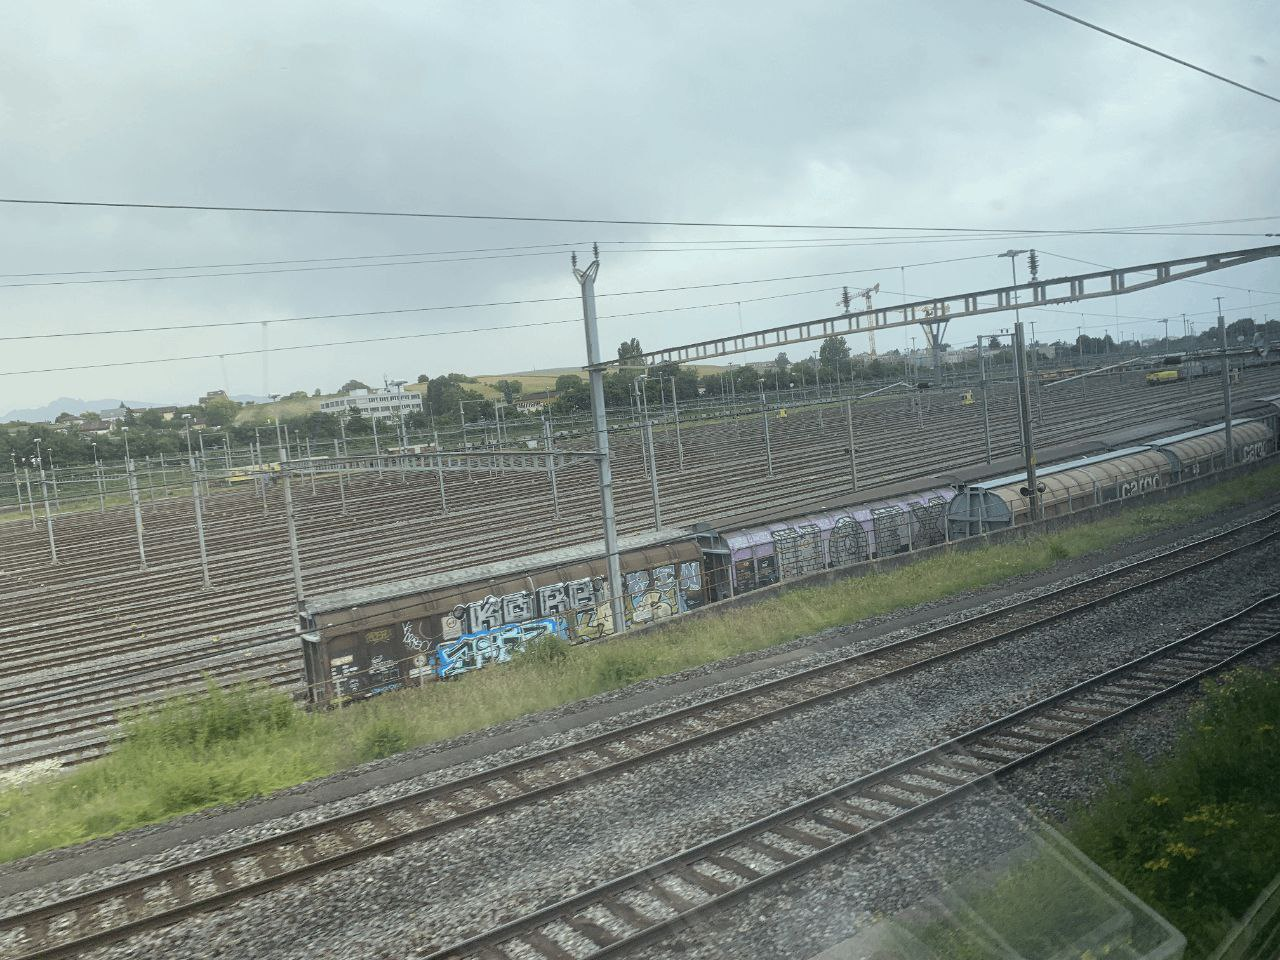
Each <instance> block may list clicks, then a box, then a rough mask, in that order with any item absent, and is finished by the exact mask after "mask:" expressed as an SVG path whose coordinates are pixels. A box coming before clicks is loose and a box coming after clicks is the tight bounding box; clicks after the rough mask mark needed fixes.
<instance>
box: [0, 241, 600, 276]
mask: <svg viewBox="0 0 1280 960" xmlns="http://www.w3.org/2000/svg"><path fill="white" fill-rule="evenodd" d="M585 242H586V241H572V242H568V243H527V244H523V245H521V246H515V247H474V248H471V249H467V250H419V251H416V252H413V253H365V254H353V255H351V256H346V257H308V258H306V259H294V260H243V261H240V262H237V263H185V264H176V265H173V266H168V267H112V268H108V269H98V270H50V271H45V272H42V273H0V280H18V279H25V278H28V277H79V276H87V275H90V274H103V273H156V272H161V271H166V270H226V269H232V268H234V267H277V266H289V265H293V264H308V263H338V262H339V261H342V260H390V259H392V258H395V257H446V256H452V255H454V254H458V255H462V254H465V253H505V252H507V251H511V250H542V249H546V248H548V247H559V248H561V249H565V248H571V247H575V246H582V245H583V244H584V243H585Z"/></svg>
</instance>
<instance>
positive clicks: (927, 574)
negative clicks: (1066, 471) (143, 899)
mask: <svg viewBox="0 0 1280 960" xmlns="http://www.w3.org/2000/svg"><path fill="white" fill-rule="evenodd" d="M1278 492H1280V466H1277V467H1271V468H1268V469H1266V470H1260V471H1258V472H1256V473H1253V474H1251V475H1249V476H1247V477H1243V478H1239V479H1236V480H1232V481H1229V482H1226V483H1223V484H1219V485H1217V486H1215V487H1211V488H1209V489H1206V490H1203V491H1200V492H1198V493H1195V494H1192V495H1190V496H1187V497H1184V498H1181V499H1178V500H1172V501H1169V502H1167V503H1163V504H1157V505H1154V506H1151V507H1144V508H1140V509H1136V510H1133V511H1130V512H1128V513H1123V514H1120V515H1118V516H1115V517H1111V518H1107V519H1104V520H1099V521H1097V522H1094V523H1090V524H1085V525H1081V526H1078V527H1073V528H1071V529H1068V530H1065V531H1063V532H1060V533H1057V534H1054V535H1052V536H1045V537H1035V538H1032V539H1030V540H1026V541H1019V542H1013V543H1005V544H1000V545H997V546H987V547H982V548H978V549H976V550H973V551H970V552H966V553H964V554H963V555H961V554H956V553H950V552H948V553H945V554H943V555H938V556H933V557H930V558H929V559H925V560H921V561H917V562H916V563H913V564H911V565H910V566H909V567H905V568H902V569H898V570H893V571H889V572H885V573H872V574H868V575H865V576H861V577H856V578H848V579H845V580H841V581H838V582H836V583H833V584H827V585H821V586H812V587H802V588H798V589H794V590H790V591H787V592H785V593H781V594H777V595H774V596H770V597H768V598H766V599H763V600H761V601H759V602H757V603H754V604H751V605H749V606H744V607H740V608H736V609H730V610H726V611H724V612H722V613H720V614H717V615H715V616H702V617H697V618H690V619H687V620H677V621H674V622H672V623H670V624H667V625H665V626H664V627H662V628H660V629H656V630H650V631H643V632H640V633H637V634H634V635H631V636H628V637H626V638H625V639H623V640H619V641H616V642H609V643H601V644H592V645H585V646H575V647H564V646H560V645H551V646H549V647H547V648H545V649H544V648H539V649H538V650H537V651H535V652H531V653H530V654H529V655H527V656H522V657H520V658H517V662H515V663H514V664H512V665H509V666H505V667H495V668H490V669H488V670H482V671H477V672H475V673H473V674H468V675H467V676H465V677H462V678H459V679H458V680H454V681H450V682H447V683H432V684H429V685H427V686H425V687H423V688H421V689H416V690H403V691H398V692H395V693H389V694H384V695H383V696H380V697H376V698H374V699H373V700H370V701H368V702H366V703H363V704H357V705H353V706H351V707H348V708H346V709H343V710H338V711H334V712H328V713H308V714H302V713H295V714H293V715H292V718H291V719H290V720H289V722H287V723H286V722H282V721H280V720H279V715H278V713H277V712H276V711H275V710H274V708H273V709H272V710H265V708H262V709H259V708H258V707H253V709H252V710H250V708H249V707H248V706H245V705H243V704H241V705H240V706H238V707H236V709H237V710H240V711H241V713H242V714H245V715H246V716H252V717H257V718H259V720H261V718H262V717H268V718H269V719H268V720H266V721H262V722H259V721H257V720H255V721H254V722H245V723H243V724H238V725H231V726H226V727H223V726H220V727H218V729H219V730H220V731H222V732H221V733H219V734H218V735H217V736H211V735H204V734H200V735H194V734H191V733H190V730H191V729H193V728H198V727H199V725H200V724H201V723H205V721H204V720H200V719H199V718H200V717H202V716H204V715H205V713H207V712H209V711H212V712H213V714H215V715H221V714H222V713H225V712H226V711H227V710H228V709H230V708H229V707H227V706H226V705H225V704H224V703H223V701H221V700H218V699H217V698H214V700H213V701H211V702H209V703H207V704H201V703H194V704H193V703H189V702H186V701H183V702H180V703H178V704H176V705H170V706H168V707H166V708H165V709H164V710H162V711H161V713H160V714H159V715H158V717H157V718H156V719H155V720H154V721H141V720H133V721H131V725H130V727H129V734H128V737H127V739H126V740H125V741H124V742H123V743H122V744H121V746H120V747H119V749H118V750H116V751H115V752H113V753H112V754H111V755H109V756H107V757H105V758H103V759H102V760H99V761H96V762H94V763H91V764H86V765H85V766H83V767H80V768H77V769H75V770H74V771H72V772H70V773H68V774H67V775H65V776H62V777H58V778H53V779H47V780H43V781H40V782H36V783H32V784H29V785H26V786H23V787H15V788H11V789H8V790H6V791H4V792H2V793H0V861H3V860H11V859H14V858H15V857H20V856H24V855H26V854H29V853H34V852H36V851H38V850H43V849H48V848H50V847H56V846H61V845H65V844H69V843H74V842H77V841H80V840H84V839H88V838H90V837H94V836H100V835H103V834H108V833H112V832H116V831H119V830H124V829H128V828H130V827H134V826H139V825H142V824H146V823H154V822H157V821H160V820H164V819H167V818H170V817H173V816H176V815H179V814H182V813H186V812H189V811H192V810H197V809H200V808H202V807H207V806H212V805H216V804H220V803H233V802H237V801H240V800H244V799H246V798H248V797H253V796H258V795H262V794H266V793H270V792H271V791H273V790H278V789H281V788H284V787H288V786H292V785H294V784H297V783H300V782H302V781H304V780H307V779H311V778H314V777H319V776H324V775H326V774H329V773H333V772H335V771H338V770H342V769H345V768H348V767H350V766H352V765H355V764H358V763H361V762H363V761H366V760H372V759H376V758H378V757H381V756H386V755H389V754H390V753H394V752H397V751H399V750H401V749H404V748H407V747H411V746H416V745H420V744H425V743H432V742H435V741H439V740H443V739H447V738H449V737H453V736H457V735H458V734H462V733H465V732H467V731H470V730H476V729H481V728H484V727H487V726H490V725H492V724H495V723H500V722H502V721H504V720H510V719H512V718H515V717H520V716H523V715H526V714H529V713H535V712H537V711H540V710H546V709H549V708H552V707H556V706H559V705H561V704H564V703H569V702H572V701H575V700H579V699H581V698H583V697H588V696H591V695H593V694H597V693H601V692H604V691H607V690H613V689H617V688H620V687H624V686H627V685H629V684H631V683H635V682H637V681H640V680H644V679H647V678H651V677H660V676H664V675H666V674H670V673H673V672H676V671H679V670H683V669H687V668H690V667H695V666H699V665H701V664H704V663H709V662H712V661H715V660H719V659H721V658H724V657H729V656H733V655H736V654H740V653H745V652H748V651H753V650H760V649H763V648H765V647H769V646H772V645H775V644H779V643H784V642H786V641H788V640H792V639H795V638H797V637H802V636H806V635H809V634H812V633H814V632H816V631H819V630H823V629H825V628H828V627H832V626H837V625H840V624H846V623H852V622H856V621H858V620H861V619H864V618H866V617H870V616H875V615H878V614H884V613H889V612H891V611H893V610H896V609H898V608H901V607H905V606H910V605H913V604H918V603H923V602H926V601H929V600H935V599H938V598H940V597H946V596H950V595H953V594H956V593H959V592H962V591H966V590H972V589H975V588H978V587H982V586H985V585H988V584H992V583H996V582H998V581H1001V580H1004V579H1006V578H1008V577H1012V576H1017V575H1019V574H1026V573H1032V572H1034V571H1037V570H1044V569H1046V568H1048V567H1049V566H1051V565H1052V564H1053V563H1055V562H1057V561H1058V560H1061V559H1065V558H1069V557H1078V556H1081V555H1083V554H1086V553H1089V552H1091V551H1094V550H1098V549H1100V548H1103V547H1106V546H1109V545H1111V544H1114V543H1117V542H1119V541H1121V540H1125V539H1128V538H1131V537H1134V536H1137V535H1140V534H1148V533H1152V532H1155V531H1157V530H1160V529H1163V528H1165V527H1170V526H1174V525H1177V524H1179V523H1183V522H1185V521H1188V520H1191V519H1194V518H1197V517H1200V516H1203V515H1205V514H1207V513H1211V512H1213V511H1216V510H1219V509H1222V508H1224V507H1230V506H1235V505H1239V504H1245V503H1251V502H1255V501H1257V500H1259V499H1261V498H1263V497H1266V496H1271V495H1274V494H1276V493H1278ZM236 697H242V698H250V699H252V698H253V697H265V698H267V700H268V701H270V697H271V695H268V694H252V695H251V694H250V693H248V692H241V693H237V694H236ZM272 702H274V701H272ZM235 703H237V704H240V703H241V701H239V700H237V701H235ZM255 710H256V711H257V712H253V711H255ZM245 711H248V713H245ZM187 713H191V714H192V715H193V716H194V717H196V719H194V720H186V719H182V718H183V717H185V716H186V714H187ZM209 722H212V721H209ZM174 730H177V731H179V732H176V733H175V732H172V731H174ZM165 731H171V732H165ZM184 731H185V732H184Z"/></svg>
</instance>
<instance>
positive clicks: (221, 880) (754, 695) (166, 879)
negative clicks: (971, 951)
mask: <svg viewBox="0 0 1280 960" xmlns="http://www.w3.org/2000/svg"><path fill="white" fill-rule="evenodd" d="M1277 538H1280V511H1277V512H1275V513H1272V514H1269V515H1268V516H1266V517H1262V518H1258V519H1257V520H1255V521H1253V522H1250V523H1247V524H1241V525H1239V526H1238V527H1235V528H1233V529H1231V530H1227V531H1223V532H1221V533H1219V534H1216V535H1214V536H1212V537H1207V538H1204V539H1202V540H1199V541H1196V542H1195V543H1191V544H1187V545H1184V546H1182V547H1179V548H1176V549H1173V550H1169V551H1165V552H1164V553H1161V554H1159V555H1157V556H1154V557H1151V558H1148V559H1145V560H1139V561H1135V562H1132V563H1130V564H1127V565H1125V566H1123V567H1120V568H1118V569H1116V570H1113V571H1110V572H1108V573H1105V574H1101V575H1099V576H1095V577H1092V578H1089V579H1086V580H1082V581H1079V582H1077V583H1073V584H1069V585H1067V586H1064V587H1061V588H1058V589H1056V590H1054V591H1051V592H1049V593H1047V594H1043V595H1041V596H1038V597H1035V598H1030V599H1027V600H1023V601H1020V602H1018V603H1016V604H1013V605H1011V606H1009V607H1006V608H1004V609H1001V610H998V611H994V612H990V613H984V614H980V615H977V616H974V617H970V618H968V619H965V620H963V621H960V622H958V623H955V624H950V625H948V626H945V627H940V628H937V629H934V630H930V631H927V632H925V633H921V634H918V635H916V636H913V637H910V638H907V639H904V640H898V641H894V642H892V643H889V644H886V645H884V646H881V647H878V648H875V649H872V650H869V651H865V652H863V653H860V654H855V655H852V656H849V657H847V658H844V659H841V660H837V661H834V662H831V663H827V664H823V665H820V666H817V667H813V668H810V669H807V670H804V671H801V672H799V673H797V674H794V675H792V676H789V677H784V678H780V679H777V680H771V681H767V682H764V683H760V684H757V685H754V686H751V687H749V688H747V689H744V690H740V691H737V692H734V693H730V694H726V695H724V696H720V697H716V698H713V699H711V700H708V701H705V702H702V703H699V704H694V705H692V706H689V707H684V708H681V709H677V710H673V711H670V712H667V713H664V714H661V715H659V716H656V717H652V718H649V719H647V720H643V721H640V722H637V723H633V724H629V725H627V726H624V727H621V728H619V729H615V730H611V731H608V732H605V733H601V734H597V735H595V736H592V737H588V738H586V739H583V740H580V741H578V742H575V743H572V744H569V745H567V746H565V747H563V748H559V749H556V750H551V751H547V752H544V753H541V754H537V755H534V756H531V757H527V758H525V759H522V760H519V761H515V762H513V763H508V764H503V765H501V766H498V767H495V768H491V769H489V770H486V771H483V772H480V773H477V774H474V775H471V776H468V777H464V778H461V779H458V780H454V781H451V782H448V783H444V784H441V785H438V786H435V787H431V788H428V789H425V790H420V791H417V792H414V793H412V794H410V795H408V796H405V797H401V798H397V799H395V800H392V801H386V802H382V803H379V804H376V805H374V806H370V807H366V808H363V809H360V810H356V811H353V812H351V813H348V814H344V815H341V816H337V817H332V818H329V819H326V820H323V821H320V822H318V823H315V824H312V825H308V826H305V827H299V828H295V829H291V830H288V831H285V832H283V833H280V834H277V835H275V836H272V837H268V838H264V839H261V840H258V841H254V842H250V843H245V844H241V845H239V846H235V847H232V848H230V849H227V850H223V851H219V852H216V853H211V854H207V855H204V856H201V857H199V858H196V859H193V860H190V861H187V862H185V863H182V864H178V865H175V866H173V867H170V868H167V869H163V870H160V871H156V872H154V873H149V874H145V875H142V876H139V877H135V878H132V879H129V880H125V881H121V882H118V883H115V884H112V885H109V886H106V887H103V888H100V889H98V890H94V891H90V892H87V893H84V894H80V895H77V896H74V897H70V898H66V899H64V900H61V901H58V902H55V903H52V904H49V905H48V906H45V907H40V908H37V909H34V910H29V911H26V912H23V913H19V914H15V915H12V916H9V917H5V918H3V919H0V957H5V958H21V960H29V958H36V957H46V958H52V957H61V956H70V955H73V954H74V953H75V952H77V951H80V950H83V949H88V948H90V947H93V946H98V945H102V944H105V943H110V942H114V941H116V940H118V939H121V938H123V937H126V936H130V935H132V934H134V933H137V932H141V931H142V930H146V929H150V928H154V927H157V926H162V925H166V924H169V923H172V922H175V921H177V920H179V919H182V918H183V917H186V916H189V915H192V914H194V913H197V912H200V911H204V910H209V909H214V908H216V907H218V906H222V905H226V904H229V903H232V902H234V901H237V900H241V899H244V898H246V897H249V896H253V895H255V894H257V893H261V892H263V891H266V890H270V889H274V888H277V887H280V886H283V885H285V884H288V883H292V882H295V881H297V880H300V879H303V878H305V877H309V876H315V875H317V874H320V873H324V872H327V871H331V870H334V869H338V868H340V867H342V866H345V865H347V864H350V863H353V862H356V861H358V860H362V859H364V858H366V857H369V856H372V855H374V854H377V853H380V852H383V851H386V850H389V849H391V848H394V847H396V846H400V845H402V844H404V843H408V842H411V841H415V840H421V839H423V838H426V837H430V836H435V835H439V834H442V833H445V832H447V831H450V830H453V829H456V828H458V827H461V826H463V825H465V824H467V823H471V822H474V821H476V820H478V819H481V818H484V817H489V816H492V815H495V814H500V813H502V812H503V811H506V810H510V809H512V808H514V807H516V806H519V805H523V804H527V803H530V802H533V801H535V800H538V799H541V798H545V797H548V796H551V795H553V794H557V793H561V792H564V791H567V790H569V789H572V788H574V787H576V786H581V785H584V784H585V783H587V782H589V781H595V780H597V779H599V778H600V777H604V776H611V775H615V774H617V773H620V772H622V771H624V770H627V769H631V768H633V767H635V766H638V765H640V764H643V763H646V762H648V761H650V760H653V759H656V758H658V757H662V756H666V755H669V754H672V753H676V752H679V751H684V750H688V749H692V748H693V747H695V746H698V745H702V744H705V743H708V742H711V741H713V740H715V739H718V738H721V737H725V736H728V735H730V734H733V733H738V732H741V731H743V730H746V729H749V728H751V727H757V726H761V725H763V724H766V723H769V722H772V721H774V720H777V719H780V718H782V717H784V716H786V715H788V714H791V713H795V712H797V711H800V710H804V709H807V708H810V707H813V706H815V705H818V704H820V703H824V702H827V701H829V700H832V699H834V698H839V697H847V696H850V695H852V694H855V693H856V692H857V691H859V690H860V689H862V688H865V687H867V686H869V685H871V684H875V683H880V682H883V681H885V680H887V679H889V678H891V677H895V676H901V675H903V674H907V673H910V672H913V671H918V670H921V669H924V668H926V667H928V666H930V665H933V664H937V663H940V662H944V661H946V660H949V659H952V658H955V657H958V656H961V655H963V654H965V653H967V652H972V651H975V650H977V649H980V648H983V647H988V646H990V645H992V644H996V643H999V642H1001V641H1004V640H1008V639H1010V638H1012V637H1015V636H1017V635H1020V634H1022V633H1025V632H1027V631H1028V630H1031V629H1034V628H1037V627H1041V626H1044V625H1045V624H1047V623H1050V622H1053V621H1055V620H1058V619H1061V618H1063V617H1066V616H1070V615H1072V614H1075V613H1078V612H1080V611H1083V610H1087V609H1090V608H1093V607H1096V606H1098V605H1100V604H1103V603H1106V602H1108V601H1110V600H1114V599H1116V598H1118V597H1120V596H1124V595H1126V594H1129V593H1132V592H1133V591H1136V590H1141V589H1143V588H1145V587H1149V586H1151V585H1153V584H1156V583H1160V582H1163V581H1167V580H1169V579H1171V578H1174V577H1178V576H1182V575H1185V574H1187V573H1189V572H1191V571H1194V570H1198V569H1202V568H1204V567H1206V566H1208V565H1210V564H1214V563H1217V562H1221V561H1222V560H1224V559H1226V558H1228V557H1233V556H1236V555H1238V554H1240V553H1242V552H1243V551H1247V550H1250V549H1252V548H1255V547H1258V546H1260V545H1263V544H1268V543H1272V542H1274V541H1275V540H1276V539H1277ZM550 956H555V955H554V954H550Z"/></svg>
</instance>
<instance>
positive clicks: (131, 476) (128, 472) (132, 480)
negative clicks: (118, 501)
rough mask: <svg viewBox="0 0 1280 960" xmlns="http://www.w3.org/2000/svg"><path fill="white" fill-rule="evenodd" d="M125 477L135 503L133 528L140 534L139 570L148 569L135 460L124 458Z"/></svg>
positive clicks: (130, 497) (130, 495)
mask: <svg viewBox="0 0 1280 960" xmlns="http://www.w3.org/2000/svg"><path fill="white" fill-rule="evenodd" d="M124 472H125V477H126V479H127V480H128V482H129V499H130V500H132V501H133V528H134V530H135V531H137V534H138V569H139V570H146V569H147V547H146V544H145V543H144V542H143V536H142V497H141V496H140V495H139V493H138V476H137V472H136V470H135V469H134V466H133V458H131V457H127V456H126V457H125V458H124Z"/></svg>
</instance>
